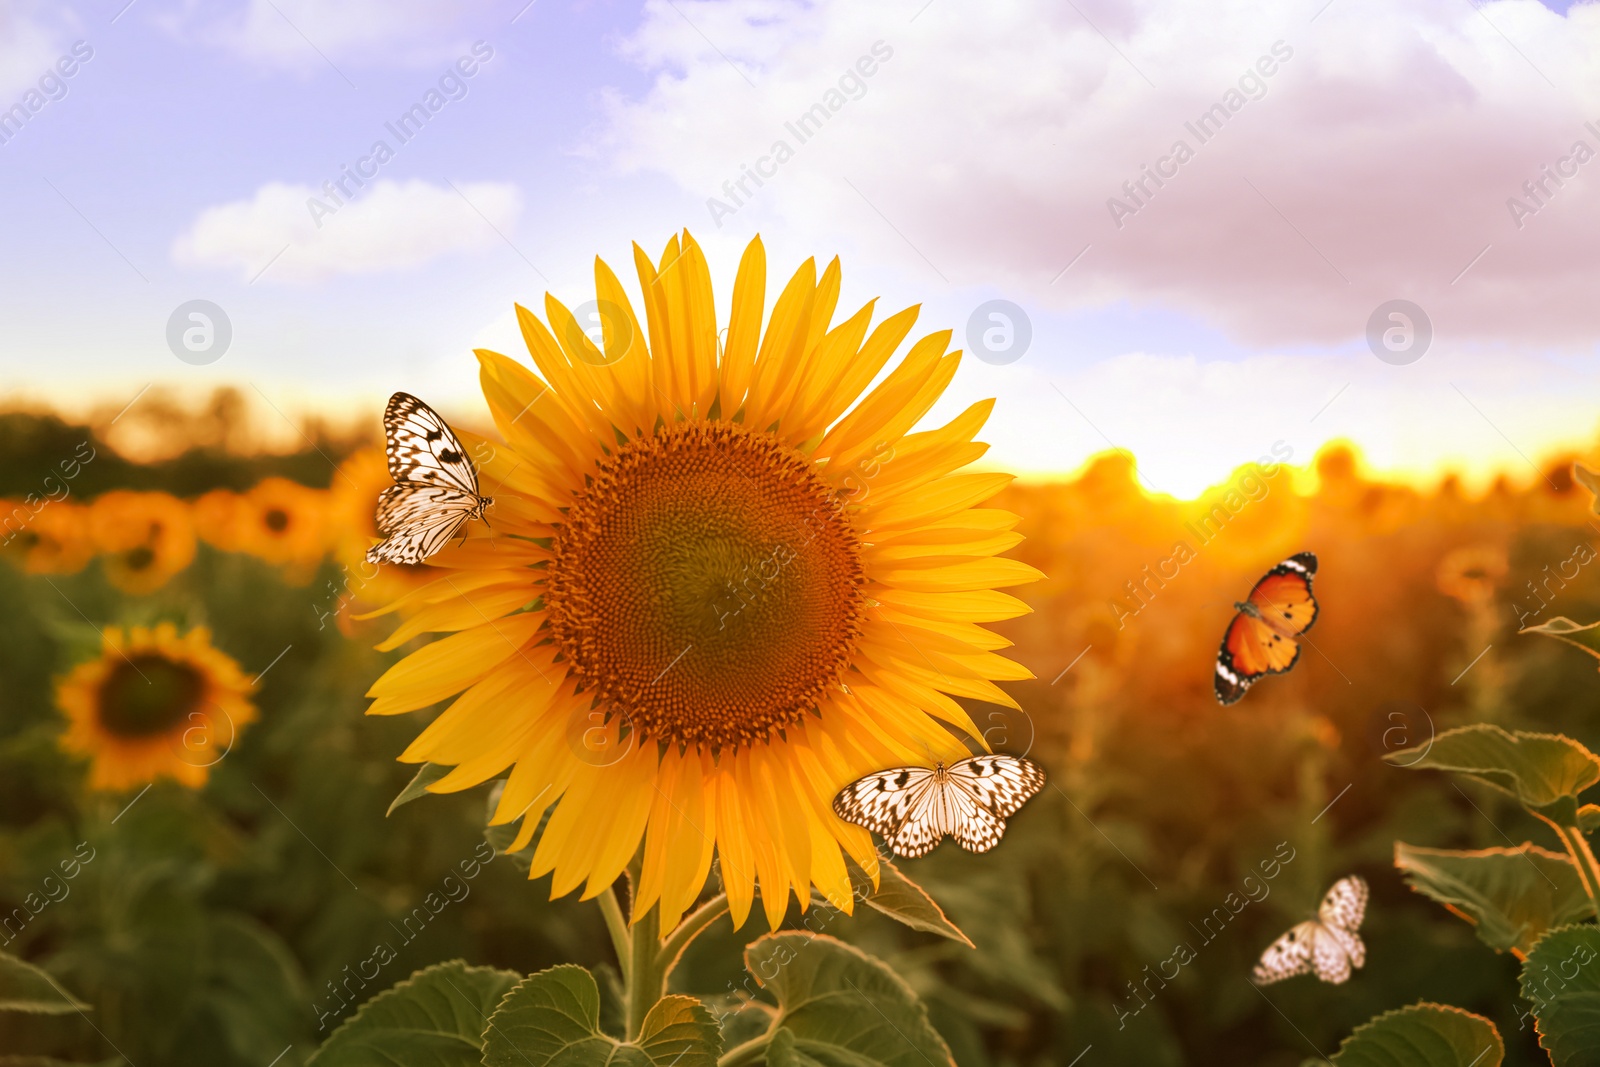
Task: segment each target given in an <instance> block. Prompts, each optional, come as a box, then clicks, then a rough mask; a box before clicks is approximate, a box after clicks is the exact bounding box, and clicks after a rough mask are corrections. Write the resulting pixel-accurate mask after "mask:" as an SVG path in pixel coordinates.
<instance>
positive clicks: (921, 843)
mask: <svg viewBox="0 0 1600 1067" xmlns="http://www.w3.org/2000/svg"><path fill="white" fill-rule="evenodd" d="M1043 787H1044V771H1043V770H1041V769H1040V767H1039V765H1038V764H1036V763H1032V762H1029V761H1028V760H1025V759H1022V758H1021V757H1019V756H998V755H997V756H972V757H970V758H968V759H964V760H958V761H957V762H955V763H952V764H950V765H949V766H945V765H944V764H943V763H938V764H936V765H935V766H934V767H933V768H932V769H931V770H930V769H929V768H927V767H897V768H891V769H890V770H886V771H878V772H877V773H876V774H869V775H867V776H866V777H865V778H862V779H860V780H859V781H856V782H854V783H852V784H850V785H847V786H845V787H844V788H843V789H841V790H839V795H838V796H836V797H834V798H833V810H834V814H836V815H838V816H839V818H841V819H843V820H845V821H846V822H852V823H855V824H856V825H857V826H864V827H866V828H867V829H868V830H871V831H872V832H873V833H877V834H882V835H883V839H884V841H885V843H887V844H888V846H889V848H890V849H891V850H892V851H893V852H894V854H895V855H896V856H904V857H907V858H914V857H916V856H922V855H926V854H927V853H929V852H932V851H933V848H934V846H935V845H937V844H938V843H939V842H940V841H942V840H944V837H945V835H946V834H949V835H950V836H952V837H954V838H955V839H956V843H957V844H959V845H960V846H961V847H962V848H964V849H966V850H967V851H968V852H987V851H988V850H989V849H991V848H993V847H994V846H995V845H997V844H999V843H1000V836H1001V835H1002V834H1004V833H1005V832H1006V816H1008V815H1010V814H1011V813H1012V812H1014V811H1016V810H1017V809H1018V808H1020V807H1022V805H1023V804H1024V803H1026V802H1027V800H1028V798H1029V797H1031V796H1033V795H1034V794H1035V793H1037V792H1038V791H1039V790H1040V789H1041V788H1043Z"/></svg>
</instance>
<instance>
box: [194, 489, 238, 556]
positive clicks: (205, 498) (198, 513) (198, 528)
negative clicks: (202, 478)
mask: <svg viewBox="0 0 1600 1067" xmlns="http://www.w3.org/2000/svg"><path fill="white" fill-rule="evenodd" d="M190 513H191V514H192V515H193V517H194V530H195V533H196V534H198V535H199V537H200V540H202V541H204V542H205V543H206V544H208V545H211V546H213V547H215V548H220V549H221V550H222V551H224V552H242V551H244V544H245V537H244V502H243V498H242V497H240V496H239V494H238V493H235V492H234V491H233V490H232V489H213V490H211V491H210V492H209V493H205V494H203V495H202V496H200V497H199V498H198V499H196V500H195V502H194V503H193V504H191V505H190Z"/></svg>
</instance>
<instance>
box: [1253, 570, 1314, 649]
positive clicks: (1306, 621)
mask: <svg viewBox="0 0 1600 1067" xmlns="http://www.w3.org/2000/svg"><path fill="white" fill-rule="evenodd" d="M1316 573H1317V557H1316V556H1315V555H1313V554H1312V553H1310V552H1301V553H1298V554H1297V555H1293V556H1290V557H1289V558H1288V559H1286V560H1284V561H1283V562H1282V563H1280V564H1278V565H1277V566H1276V567H1274V568H1272V569H1271V570H1270V571H1268V572H1267V573H1266V574H1265V575H1263V576H1262V578H1261V580H1260V581H1259V582H1257V583H1256V584H1255V587H1254V588H1253V589H1251V590H1250V603H1252V604H1254V605H1255V606H1256V610H1257V611H1259V612H1260V613H1261V617H1262V619H1263V620H1265V621H1266V623H1267V625H1268V626H1270V627H1271V628H1273V629H1274V630H1277V631H1279V632H1282V633H1286V634H1289V635H1290V636H1294V635H1298V634H1303V633H1305V632H1306V631H1307V630H1309V629H1311V624H1312V623H1314V622H1316V621H1317V598H1316V597H1315V596H1313V595H1312V593H1311V576H1312V575H1314V574H1316Z"/></svg>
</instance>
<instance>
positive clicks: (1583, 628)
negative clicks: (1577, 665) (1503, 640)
mask: <svg viewBox="0 0 1600 1067" xmlns="http://www.w3.org/2000/svg"><path fill="white" fill-rule="evenodd" d="M1519 632H1520V633H1525V634H1542V635H1544V636H1545V637H1553V638H1555V639H1556V640H1557V641H1560V642H1562V643H1564V644H1568V645H1571V646H1572V647H1573V648H1577V649H1582V650H1583V651H1584V652H1587V653H1588V654H1589V655H1591V656H1593V657H1595V658H1596V659H1600V622H1591V623H1588V624H1587V625H1585V624H1583V623H1577V622H1573V621H1572V620H1571V619H1569V618H1567V617H1566V616H1564V615H1557V616H1556V617H1555V618H1553V619H1551V620H1550V621H1549V622H1544V623H1540V624H1539V625H1538V626H1527V627H1524V628H1523V629H1522V630H1520V631H1519Z"/></svg>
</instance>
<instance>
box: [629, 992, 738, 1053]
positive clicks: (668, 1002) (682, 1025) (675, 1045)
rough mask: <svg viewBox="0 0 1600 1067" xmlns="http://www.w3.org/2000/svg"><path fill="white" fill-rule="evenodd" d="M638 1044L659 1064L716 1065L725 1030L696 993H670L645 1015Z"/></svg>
mask: <svg viewBox="0 0 1600 1067" xmlns="http://www.w3.org/2000/svg"><path fill="white" fill-rule="evenodd" d="M639 1047H640V1048H641V1049H642V1050H643V1051H644V1054H645V1055H646V1056H649V1057H650V1062H651V1063H653V1064H658V1065H660V1067H667V1065H669V1064H677V1065H678V1067H717V1057H718V1056H720V1055H721V1054H722V1034H721V1032H720V1031H719V1029H718V1026H717V1020H716V1019H715V1018H714V1017H713V1016H712V1014H711V1012H710V1011H708V1010H707V1009H706V1006H705V1005H704V1004H702V1003H700V1001H699V1000H698V999H697V998H695V997H685V996H676V995H675V996H668V997H662V998H661V999H660V1000H658V1001H656V1006H655V1007H653V1008H651V1009H650V1013H649V1014H648V1015H646V1016H645V1017H644V1025H643V1027H641V1028H640V1030H639Z"/></svg>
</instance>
